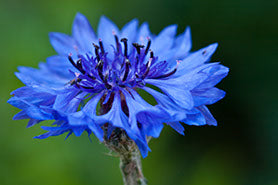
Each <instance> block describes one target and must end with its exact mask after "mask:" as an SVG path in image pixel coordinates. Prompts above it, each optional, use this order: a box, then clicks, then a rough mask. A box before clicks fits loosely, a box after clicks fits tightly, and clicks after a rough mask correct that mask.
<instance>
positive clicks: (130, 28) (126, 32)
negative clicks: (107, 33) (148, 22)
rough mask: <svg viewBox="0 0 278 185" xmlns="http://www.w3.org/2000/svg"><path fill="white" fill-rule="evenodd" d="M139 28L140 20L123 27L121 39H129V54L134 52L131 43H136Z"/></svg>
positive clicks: (134, 20)
mask: <svg viewBox="0 0 278 185" xmlns="http://www.w3.org/2000/svg"><path fill="white" fill-rule="evenodd" d="M137 26H138V20H137V19H133V20H132V21H130V22H129V23H127V24H126V25H125V26H124V27H123V29H122V32H121V37H120V38H127V39H128V43H130V44H128V52H129V53H130V52H131V51H132V50H131V49H132V48H133V46H132V44H131V43H133V42H135V39H136V37H137Z"/></svg>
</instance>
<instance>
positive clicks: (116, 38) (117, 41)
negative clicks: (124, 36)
mask: <svg viewBox="0 0 278 185" xmlns="http://www.w3.org/2000/svg"><path fill="white" fill-rule="evenodd" d="M113 35H114V37H115V42H116V46H117V52H118V53H119V52H120V43H119V38H118V36H117V35H116V33H115V32H113Z"/></svg>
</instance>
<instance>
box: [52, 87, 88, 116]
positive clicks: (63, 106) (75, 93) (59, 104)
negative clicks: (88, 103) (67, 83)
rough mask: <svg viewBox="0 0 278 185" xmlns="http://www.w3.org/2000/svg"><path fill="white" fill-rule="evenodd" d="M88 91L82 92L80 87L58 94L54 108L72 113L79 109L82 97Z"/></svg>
mask: <svg viewBox="0 0 278 185" xmlns="http://www.w3.org/2000/svg"><path fill="white" fill-rule="evenodd" d="M86 95H87V93H86V92H80V90H78V89H74V88H73V89H72V91H70V92H68V93H64V94H60V95H58V96H57V98H56V100H55V103H54V105H53V109H54V110H57V111H59V112H61V113H72V112H75V111H76V110H77V109H78V106H79V104H80V102H81V101H82V98H83V97H84V96H86Z"/></svg>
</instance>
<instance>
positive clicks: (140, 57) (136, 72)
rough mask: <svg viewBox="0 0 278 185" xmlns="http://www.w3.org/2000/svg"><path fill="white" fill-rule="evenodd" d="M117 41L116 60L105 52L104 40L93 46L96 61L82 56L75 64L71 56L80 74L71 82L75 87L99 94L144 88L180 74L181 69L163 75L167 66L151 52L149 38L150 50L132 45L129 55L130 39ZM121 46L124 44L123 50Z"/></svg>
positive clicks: (116, 39) (87, 56)
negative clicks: (105, 90)
mask: <svg viewBox="0 0 278 185" xmlns="http://www.w3.org/2000/svg"><path fill="white" fill-rule="evenodd" d="M114 37H115V42H116V48H114V57H113V59H111V58H109V57H107V54H108V53H107V52H105V48H104V46H103V42H102V40H101V39H99V45H96V44H93V46H94V53H95V57H93V56H91V57H90V56H89V55H88V54H86V56H84V55H78V58H79V59H78V60H77V61H76V62H75V61H74V60H73V58H72V56H71V55H69V56H68V59H69V61H70V62H71V64H72V65H73V66H74V67H75V68H76V69H77V70H78V71H79V72H80V73H79V72H78V73H75V76H76V78H75V79H73V80H72V81H71V82H70V84H71V85H74V86H75V87H76V88H79V89H82V90H84V91H87V92H90V93H97V92H100V91H102V90H103V89H107V90H111V91H112V90H116V89H117V88H119V87H121V88H125V87H130V88H134V87H140V86H144V85H145V83H144V79H145V78H152V79H160V78H166V77H168V76H170V75H172V74H174V73H175V72H176V70H177V68H175V69H174V70H171V71H170V72H165V73H163V74H162V73H161V72H162V71H161V68H160V67H161V66H163V65H167V63H166V61H162V62H157V60H158V57H154V53H153V51H151V50H150V46H151V40H150V39H149V38H148V42H147V46H146V47H145V46H144V45H140V44H138V43H132V45H133V49H132V51H131V52H130V53H129V54H128V40H127V39H126V38H122V39H121V40H119V38H118V36H117V35H116V34H114ZM120 42H122V43H123V48H124V49H123V50H122V44H121V43H120ZM148 55H149V58H148V59H147V56H148ZM158 70H160V71H158ZM150 73H151V74H150ZM149 74H150V75H149Z"/></svg>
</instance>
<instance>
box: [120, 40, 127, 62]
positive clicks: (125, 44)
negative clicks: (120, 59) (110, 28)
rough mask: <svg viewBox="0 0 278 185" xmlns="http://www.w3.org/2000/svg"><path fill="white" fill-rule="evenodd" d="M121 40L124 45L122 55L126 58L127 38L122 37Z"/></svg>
mask: <svg viewBox="0 0 278 185" xmlns="http://www.w3.org/2000/svg"><path fill="white" fill-rule="evenodd" d="M121 42H123V43H124V46H125V51H124V56H125V58H127V38H122V39H121Z"/></svg>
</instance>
